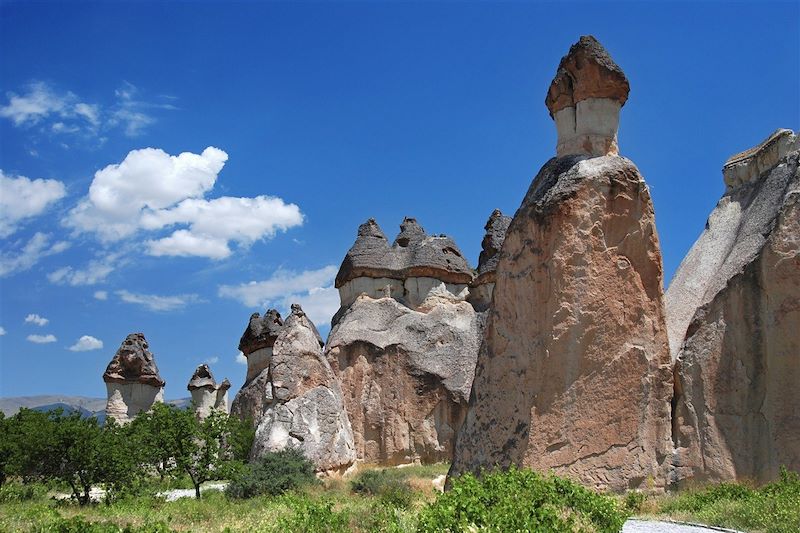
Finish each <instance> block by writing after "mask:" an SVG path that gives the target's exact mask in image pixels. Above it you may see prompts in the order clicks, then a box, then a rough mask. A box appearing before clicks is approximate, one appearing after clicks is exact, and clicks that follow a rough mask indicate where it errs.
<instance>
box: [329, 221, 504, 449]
mask: <svg viewBox="0 0 800 533" xmlns="http://www.w3.org/2000/svg"><path fill="white" fill-rule="evenodd" d="M498 217H499V218H500V219H502V215H500V214H499V212H498V213H497V216H495V217H494V219H497V218H498ZM494 219H492V220H493V221H490V224H488V225H487V232H489V233H492V232H494V233H493V235H494V238H492V237H491V236H488V237H487V239H486V240H485V243H484V244H485V247H486V249H487V252H486V253H487V254H489V253H490V249H491V247H492V246H496V245H497V244H498V240H502V235H501V233H502V232H501V229H500V225H502V220H494ZM489 226H491V229H490V227H489ZM400 230H401V231H400V234H399V235H398V236H397V238H396V239H395V241H394V243H393V244H392V245H391V246H390V245H389V243H388V241H387V239H386V237H385V235H384V234H383V232H382V231H381V229H380V228H379V227H378V225H377V224H376V223H375V221H374V220H369V221H367V222H366V223H365V224H362V225H361V227H360V228H359V230H358V237H357V239H356V242H355V244H354V245H353V247H352V248H351V249H350V251H349V252H348V253H347V256H346V257H345V259H344V261H343V262H342V266H341V269H340V270H339V274H338V275H337V277H336V280H337V281H336V282H337V286H338V287H339V294H340V297H341V308H340V309H339V312H338V313H337V314H336V317H335V318H334V321H333V322H334V327H333V329H332V330H331V333H330V335H329V337H328V343H327V345H326V352H325V353H326V356H327V358H328V361H329V362H330V364H331V367H332V368H333V370H334V372H335V373H336V375H337V377H338V379H339V380H340V382H341V384H342V391H343V393H344V399H345V405H346V408H347V412H348V415H349V417H350V422H351V425H352V427H353V434H354V438H355V445H356V451H357V456H358V460H359V461H362V462H367V463H378V464H402V463H409V462H415V461H419V462H433V461H443V460H449V459H450V457H451V455H452V449H453V444H454V436H455V432H456V430H457V429H458V427H459V426H460V425H461V422H462V420H463V418H464V413H465V410H466V400H467V395H468V392H469V388H470V385H471V383H472V376H473V372H474V368H475V360H476V356H477V350H478V346H479V344H480V340H479V339H480V334H481V328H482V324H483V314H481V313H478V312H476V311H475V308H474V307H473V306H472V305H471V304H470V303H468V302H467V299H468V298H469V294H470V283H471V282H472V281H473V279H474V278H473V271H472V269H471V268H470V266H469V264H468V263H467V261H466V260H465V259H464V257H463V256H462V255H461V252H460V251H459V249H458V247H457V246H456V244H455V243H454V242H453V241H452V239H450V238H448V237H446V236H444V235H439V236H429V235H427V234H426V233H425V231H424V230H423V229H422V227H421V226H420V225H419V224H418V223H417V222H416V220H414V219H411V218H406V219H405V220H404V221H403V224H401V226H400ZM489 261H490V258H489V257H488V256H487V257H486V263H487V269H486V270H487V275H488V272H489V269H490V267H489V266H488V263H489ZM487 279H488V278H487ZM487 283H488V281H487Z"/></svg>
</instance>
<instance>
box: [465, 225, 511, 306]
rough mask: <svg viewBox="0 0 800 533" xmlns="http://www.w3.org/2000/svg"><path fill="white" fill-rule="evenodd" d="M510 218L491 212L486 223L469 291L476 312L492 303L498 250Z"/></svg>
mask: <svg viewBox="0 0 800 533" xmlns="http://www.w3.org/2000/svg"><path fill="white" fill-rule="evenodd" d="M509 224H511V217H507V216H504V215H503V213H501V212H500V210H499V209H495V210H494V211H492V214H491V215H490V216H489V220H487V221H486V226H484V229H485V230H486V234H485V235H484V236H483V241H482V242H481V248H482V250H481V255H480V257H479V258H478V272H477V276H476V277H475V279H474V280H473V281H472V285H471V286H470V290H469V302H470V303H471V304H472V305H473V307H475V309H476V310H478V311H485V310H486V309H488V307H489V305H490V304H491V303H492V290H493V289H494V280H495V270H496V269H497V262H498V261H499V260H500V248H501V247H502V246H503V241H504V240H505V238H506V231H508V226H509Z"/></svg>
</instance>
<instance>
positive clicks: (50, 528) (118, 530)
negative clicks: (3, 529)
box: [31, 516, 172, 533]
mask: <svg viewBox="0 0 800 533" xmlns="http://www.w3.org/2000/svg"><path fill="white" fill-rule="evenodd" d="M171 532H172V530H171V529H170V528H169V526H167V525H166V524H165V523H164V522H154V523H145V524H143V525H141V526H132V525H128V526H125V527H120V526H118V525H116V524H112V523H110V522H88V521H86V520H85V519H84V518H83V517H82V516H73V517H72V518H56V519H54V520H52V521H50V522H49V523H46V524H42V525H38V526H36V527H34V528H32V529H31V533H171Z"/></svg>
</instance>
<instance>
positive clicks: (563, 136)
mask: <svg viewBox="0 0 800 533" xmlns="http://www.w3.org/2000/svg"><path fill="white" fill-rule="evenodd" d="M629 92H630V86H629V85H628V79H627V78H626V77H625V73H624V72H622V69H621V68H619V66H618V65H617V64H616V63H615V62H614V60H613V59H611V56H609V55H608V52H607V51H606V50H605V48H603V45H601V44H600V43H599V42H598V41H597V39H595V38H594V37H592V36H591V35H584V36H582V37H581V38H580V40H579V41H578V42H577V43H575V44H574V45H572V47H570V49H569V52H568V53H567V55H565V56H564V57H562V58H561V62H560V63H559V65H558V70H557V72H556V76H555V78H553V81H552V83H551V84H550V89H549V90H548V91H547V97H546V98H545V104H546V105H547V109H548V110H549V111H550V116H551V117H553V120H555V122H556V128H557V130H558V142H557V145H556V154H557V156H558V157H562V156H566V155H570V154H585V155H594V156H600V155H607V154H617V153H618V152H619V149H618V147H617V129H618V127H619V111H620V109H621V108H622V106H623V105H625V102H626V101H627V99H628V93H629Z"/></svg>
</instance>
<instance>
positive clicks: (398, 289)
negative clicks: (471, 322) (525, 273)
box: [334, 218, 473, 322]
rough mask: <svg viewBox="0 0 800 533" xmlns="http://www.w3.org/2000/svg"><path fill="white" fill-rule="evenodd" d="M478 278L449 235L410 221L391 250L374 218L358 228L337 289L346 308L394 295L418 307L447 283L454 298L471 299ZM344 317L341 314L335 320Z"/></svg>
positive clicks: (337, 279)
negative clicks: (360, 301) (469, 290)
mask: <svg viewBox="0 0 800 533" xmlns="http://www.w3.org/2000/svg"><path fill="white" fill-rule="evenodd" d="M472 278H473V272H472V268H470V266H469V264H468V263H467V260H466V259H464V256H463V255H462V254H461V251H460V250H459V249H458V246H456V244H455V243H454V242H453V240H452V239H450V238H449V237H447V236H445V235H428V234H426V233H425V230H424V229H423V228H422V226H420V225H419V224H418V223H417V221H416V219H413V218H406V219H405V220H403V223H402V224H400V233H399V234H398V235H397V238H396V239H395V241H394V243H392V245H391V246H390V245H389V241H388V240H387V239H386V236H385V235H384V234H383V231H382V230H381V228H380V227H379V226H378V224H377V222H375V220H373V219H369V220H368V221H367V222H365V223H364V224H362V225H361V226H360V227H359V228H358V237H357V238H356V242H355V243H354V244H353V246H352V247H351V248H350V250H349V251H348V252H347V255H346V256H345V258H344V260H343V261H342V265H341V267H340V268H339V273H338V274H337V275H336V282H335V285H336V288H338V289H339V296H340V299H341V302H342V308H343V309H344V308H346V307H347V306H349V305H350V304H351V303H353V302H354V301H355V299H356V298H357V297H358V296H359V295H360V294H367V295H369V296H371V297H373V298H380V297H384V296H390V297H392V298H395V299H397V300H400V301H402V302H403V303H405V304H406V305H408V306H409V307H417V306H418V305H419V304H420V303H421V302H422V301H423V300H424V299H425V296H426V295H427V294H428V292H429V291H430V290H431V289H432V288H434V287H436V286H439V285H440V284H442V283H444V284H445V288H446V289H447V290H448V291H450V292H451V293H452V294H453V295H461V296H462V298H466V292H465V289H467V288H468V286H469V284H470V282H471V281H472ZM462 293H463V294H462ZM338 318H339V315H338V314H337V316H336V317H334V322H335V321H336V320H337V319H338Z"/></svg>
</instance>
